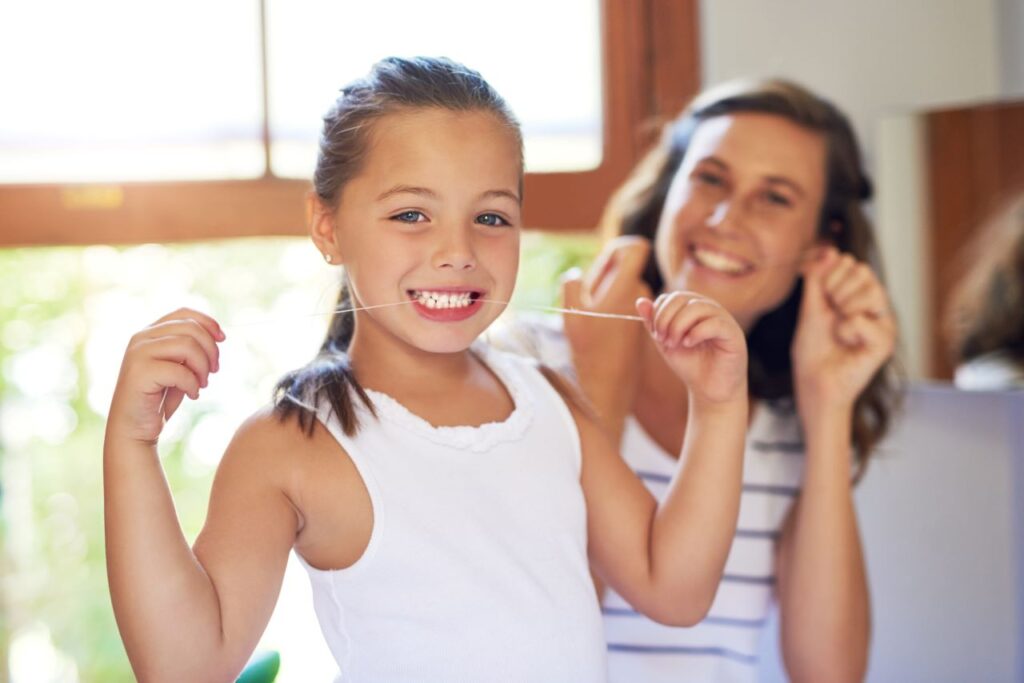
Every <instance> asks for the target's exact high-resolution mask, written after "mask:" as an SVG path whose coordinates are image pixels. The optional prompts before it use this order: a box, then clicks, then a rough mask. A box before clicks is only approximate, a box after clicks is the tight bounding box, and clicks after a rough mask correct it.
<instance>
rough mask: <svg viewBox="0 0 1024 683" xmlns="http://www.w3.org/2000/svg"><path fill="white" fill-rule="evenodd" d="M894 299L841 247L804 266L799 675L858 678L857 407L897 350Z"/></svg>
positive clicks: (861, 642)
mask: <svg viewBox="0 0 1024 683" xmlns="http://www.w3.org/2000/svg"><path fill="white" fill-rule="evenodd" d="M895 339H896V328H895V324H894V322H893V319H892V315H891V313H890V312H889V304H888V297H887V295H886V293H885V290H884V288H883V287H882V285H881V283H880V282H879V281H878V279H877V278H876V277H875V275H874V273H873V272H872V271H871V269H870V268H868V267H867V266H866V265H864V264H861V263H858V262H857V261H856V260H854V259H853V258H852V257H850V256H840V255H839V254H838V253H837V252H836V251H835V250H834V249H832V248H829V249H826V250H823V251H822V254H821V257H820V258H819V259H818V260H816V261H815V262H813V263H811V264H809V265H808V266H807V267H806V269H805V272H804V294H803V301H802V302H801V310H800V318H799V321H798V324H797V333H796V336H795V338H794V342H793V350H792V355H793V367H794V383H795V386H796V398H797V409H798V412H799V415H800V420H801V424H802V425H803V431H804V439H805V445H806V454H805V458H806V460H805V462H806V464H805V470H804V483H803V491H802V493H801V495H800V498H799V499H798V500H797V502H796V503H795V504H794V507H793V510H792V511H791V512H790V514H789V517H788V519H787V523H786V525H785V527H784V530H783V534H782V538H781V540H780V543H779V552H778V567H777V569H778V576H779V584H778V590H779V605H780V614H781V629H782V655H783V660H784V662H785V664H786V668H787V671H788V673H789V675H790V677H791V679H792V680H794V681H797V682H800V681H819V680H829V681H859V680H863V678H864V675H865V673H866V670H867V662H868V648H869V641H870V631H871V609H870V601H869V595H868V586H867V576H866V571H865V567H864V558H863V554H862V551H861V544H860V536H859V532H858V528H857V518H856V513H855V510H854V505H853V493H852V485H851V475H852V472H853V467H852V464H853V463H852V448H851V426H852V421H853V406H854V402H855V401H856V399H857V397H858V395H859V394H860V392H861V391H863V390H864V388H865V387H866V386H867V385H868V382H869V381H870V380H871V377H872V376H873V375H874V374H875V373H876V372H877V371H878V369H879V368H880V367H881V366H882V364H883V363H884V362H885V361H886V359H888V358H889V357H890V356H891V355H892V352H893V348H894V346H895Z"/></svg>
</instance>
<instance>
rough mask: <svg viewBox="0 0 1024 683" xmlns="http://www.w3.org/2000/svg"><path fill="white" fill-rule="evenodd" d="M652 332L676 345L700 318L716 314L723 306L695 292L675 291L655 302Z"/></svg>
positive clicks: (667, 343)
mask: <svg viewBox="0 0 1024 683" xmlns="http://www.w3.org/2000/svg"><path fill="white" fill-rule="evenodd" d="M654 309H655V310H654V320H653V329H652V332H653V333H654V336H655V338H656V339H658V340H659V341H661V342H662V343H663V344H665V345H669V346H675V345H677V344H678V343H679V340H680V339H682V337H683V335H684V334H685V333H686V331H687V330H688V329H689V328H690V327H692V326H693V325H694V323H696V322H697V321H698V320H699V319H702V318H704V317H706V316H708V315H715V314H717V313H718V312H720V311H721V307H720V306H719V305H718V304H717V303H715V302H713V301H711V300H710V299H705V298H703V297H701V296H700V295H698V294H695V293H693V292H673V293H672V294H671V295H667V296H666V295H664V294H663V295H662V296H660V297H658V299H657V300H656V301H655V302H654Z"/></svg>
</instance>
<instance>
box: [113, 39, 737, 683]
mask: <svg viewBox="0 0 1024 683" xmlns="http://www.w3.org/2000/svg"><path fill="white" fill-rule="evenodd" d="M522 175H523V167H522V141H521V136H520V132H519V129H518V126H517V124H516V122H515V120H514V119H513V117H512V115H511V113H510V112H509V110H508V109H507V107H506V106H505V104H504V103H503V101H502V100H501V99H500V97H499V96H498V95H497V94H496V93H495V92H494V91H493V90H492V89H491V88H490V87H489V86H488V84H487V83H486V82H485V81H483V80H482V79H481V78H480V76H479V75H478V74H477V73H475V72H473V71H471V70H468V69H466V68H465V67H462V66H460V65H457V64H454V63H452V62H450V61H447V60H443V59H422V58H420V59H412V60H403V59H395V58H391V59H386V60H383V61H382V62H380V63H378V64H377V65H376V66H375V67H374V68H373V70H372V71H371V73H370V74H369V75H368V76H367V77H366V78H365V79H362V80H359V81H357V82H355V83H353V84H352V85H350V86H349V87H347V88H345V89H344V90H343V92H342V95H341V97H340V98H339V99H338V101H337V103H336V105H335V107H334V108H333V109H332V110H331V111H330V112H329V113H328V115H327V116H326V117H325V119H324V128H323V134H322V138H321V144H320V155H319V159H318V163H317V170H316V175H315V178H314V185H315V193H314V194H313V195H311V197H310V199H309V204H308V215H309V217H310V218H309V222H310V226H311V232H312V237H313V241H314V242H315V244H316V246H317V247H318V248H319V249H320V251H321V252H322V253H323V255H324V258H325V259H326V260H327V262H329V263H334V264H339V265H344V267H345V280H346V293H345V294H343V296H342V304H343V305H347V304H348V302H351V304H352V305H353V306H355V307H363V310H358V311H356V312H355V315H354V316H352V315H342V316H338V317H336V318H335V320H334V321H332V324H331V327H330V331H329V334H328V338H327V340H326V342H325V343H324V346H323V349H322V350H321V353H320V355H319V356H318V357H317V359H316V360H315V361H314V362H313V363H312V364H310V365H309V366H308V367H306V368H304V369H302V370H300V371H298V372H296V373H293V374H291V375H289V376H288V377H286V378H284V380H282V382H281V383H280V385H279V387H278V395H277V401H276V403H275V405H274V406H273V407H271V408H268V409H266V410H264V411H261V412H259V413H258V414H256V415H254V416H253V417H252V418H251V419H250V420H248V421H247V422H246V423H245V424H244V425H243V426H242V427H241V428H240V429H239V431H238V433H237V434H236V436H235V438H234V439H233V440H232V442H231V444H230V445H229V447H228V449H227V452H226V453H225V454H224V457H223V460H222V461H221V463H220V466H219V468H218V472H217V475H216V478H215V480H214V484H213V490H212V492H211V498H210V505H209V513H208V517H207V520H206V524H205V526H204V528H203V530H202V532H201V534H200V535H199V538H198V539H197V540H196V542H195V544H194V546H193V547H192V548H190V547H189V546H188V544H187V542H186V540H185V538H184V536H183V535H182V532H181V529H180V527H179V525H178V522H177V518H176V516H175V512H174V507H173V503H172V499H171V495H170V492H169V491H168V488H167V485H166V482H165V481H164V479H163V476H162V472H161V469H160V466H159V461H158V457H157V440H158V437H159V435H160V431H161V428H162V426H163V424H164V422H165V421H166V420H167V419H168V418H169V417H170V416H171V415H172V414H173V413H174V411H175V409H176V408H177V407H178V405H179V404H180V403H181V401H182V400H183V398H184V396H188V397H190V398H192V399H193V400H195V399H197V398H198V397H199V394H200V391H201V389H202V388H203V387H205V386H206V385H207V383H208V381H209V376H210V374H211V373H213V372H216V371H217V370H218V367H219V358H218V347H217V343H218V342H219V341H222V340H223V339H224V338H225V336H224V333H223V331H222V330H221V328H220V326H219V325H218V323H217V322H216V321H215V320H213V319H212V318H210V317H209V316H207V315H204V314H202V313H199V312H196V311H191V310H184V309H183V310H179V311H176V312H174V313H172V314H170V315H168V316H165V317H164V318H161V319H160V320H158V321H157V322H156V323H154V324H153V325H152V326H150V327H148V328H146V329H144V330H142V331H141V332H139V333H138V334H137V335H135V336H134V337H133V338H132V340H131V342H130V344H129V346H128V350H127V351H126V353H125V358H124V362H123V365H122V368H121V374H120V378H119V380H118V384H117V388H116V390H115V394H114V398H113V401H112V404H111V410H110V416H109V421H108V425H107V435H106V441H105V445H104V475H105V496H106V498H105V502H106V523H107V557H108V572H109V580H110V588H111V595H112V599H113V604H114V611H115V614H116V616H117V621H118V625H119V628H120V630H121V634H122V637H123V639H124V643H125V647H126V650H127V652H128V656H129V658H130V660H131V663H132V666H133V668H134V670H135V672H136V674H137V675H138V677H139V678H140V680H144V681H152V680H173V681H226V680H231V679H232V678H233V677H234V676H235V675H236V674H237V672H238V671H239V670H240V669H241V667H242V665H243V664H244V663H245V661H246V658H247V657H248V655H249V653H250V651H251V650H252V648H253V647H254V645H255V643H256V642H257V640H258V638H259V636H260V633H261V631H262V630H263V628H264V626H265V624H266V622H267V620H268V618H269V616H270V613H271V611H272V609H273V605H274V602H275V597H276V595H277V592H278V589H279V587H280V584H281V579H282V574H283V572H284V568H285V562H286V560H287V556H288V552H289V551H290V550H291V549H293V548H294V549H295V551H296V552H297V553H298V555H299V556H300V557H301V558H302V561H303V562H304V564H305V565H306V567H307V568H308V571H309V574H310V577H311V581H312V584H313V590H314V601H315V605H316V609H317V613H318V617H319V619H320V622H321V625H322V628H323V631H324V634H325V636H326V638H327V640H328V643H329V645H330V648H331V650H332V652H333V653H334V655H335V657H336V659H337V661H338V665H339V667H340V669H341V671H342V675H343V676H344V677H345V680H352V681H387V682H389V683H390V682H394V681H412V680H415V681H446V682H451V681H481V680H494V679H495V678H501V679H502V680H514V681H595V680H603V679H604V676H605V670H604V667H605V664H604V649H605V648H604V641H603V638H602V633H601V626H600V613H599V610H598V605H597V602H596V599H595V595H594V588H593V585H592V583H591V578H590V575H589V573H588V562H587V560H588V555H589V559H590V561H591V562H592V563H593V566H594V567H595V568H596V569H597V571H598V572H599V574H600V576H601V578H602V579H603V580H604V581H606V582H607V583H608V584H609V585H611V586H613V587H614V588H615V589H616V590H617V591H619V593H621V594H622V595H623V596H625V597H626V599H628V600H629V601H630V602H631V603H632V604H633V605H634V606H635V607H636V608H637V609H638V610H639V611H641V612H643V613H644V614H646V615H648V616H650V617H651V618H653V619H656V620H658V621H662V622H666V623H674V624H692V623H695V622H696V621H698V620H700V618H701V617H702V616H703V615H704V613H705V612H706V611H707V609H708V606H709V605H710V603H711V600H712V598H713V597H714V593H715V589H716V587H717V585H718V579H719V577H720V575H721V572H722V566H723V564H724V562H725V558H726V554H727V551H728V548H729V542H730V540H731V537H732V534H733V530H734V528H735V525H736V515H737V509H738V501H739V493H740V468H741V456H742V450H743V432H744V427H745V424H746V419H747V394H746V384H745V377H746V372H747V367H746V349H745V345H744V340H743V333H742V330H741V329H740V327H739V326H738V325H737V323H736V322H735V321H734V320H733V318H732V317H731V316H730V315H729V314H728V313H726V312H725V310H724V309H723V308H722V307H720V306H718V305H717V304H716V303H714V302H713V301H711V300H709V299H706V298H704V297H700V296H696V295H693V294H689V293H683V292H677V293H673V294H672V295H670V296H665V297H661V298H659V299H657V300H656V301H651V300H649V299H644V300H643V301H640V302H638V303H637V309H638V310H639V312H640V314H641V315H642V316H643V318H644V320H645V323H646V326H647V328H648V329H649V330H650V333H651V334H652V335H653V337H654V338H655V339H656V340H657V343H658V346H659V348H660V349H662V351H663V352H664V354H665V361H666V363H667V364H668V366H669V367H670V368H671V369H672V372H674V373H676V375H677V376H678V377H679V379H680V380H681V381H683V382H685V383H686V385H687V386H688V387H690V402H689V406H690V408H689V417H688V430H687V431H688V434H687V439H686V443H685V444H684V445H683V447H682V449H681V450H682V453H681V458H680V461H681V462H682V463H684V464H683V465H682V466H680V468H679V470H678V472H677V474H676V475H675V477H674V479H673V482H672V484H671V486H670V493H669V494H668V495H667V496H666V497H665V500H664V501H663V502H662V503H661V504H660V505H658V504H656V503H655V501H654V499H653V498H652V497H651V496H650V494H649V493H648V492H647V490H646V489H645V488H644V486H643V484H642V483H641V482H640V481H639V480H638V479H637V478H636V477H635V475H633V473H632V472H630V470H629V469H628V467H626V465H625V464H624V463H623V461H622V460H621V459H620V457H619V456H618V454H617V453H616V451H615V449H614V448H613V447H612V446H610V444H609V442H608V440H607V439H606V437H605V435H604V434H603V433H602V431H601V430H600V428H599V427H597V426H596V425H595V423H594V422H593V421H592V420H591V419H590V418H589V417H588V416H587V412H586V411H585V410H582V409H580V407H579V406H578V405H576V404H574V403H573V402H572V401H566V400H563V395H560V394H559V393H558V391H556V389H555V388H554V387H553V385H552V384H551V383H549V380H548V379H547V378H545V376H544V375H543V374H542V373H541V372H540V371H539V370H538V368H537V367H536V366H534V365H533V364H531V363H528V362H526V361H524V360H521V359H518V358H515V357H512V356H506V355H502V354H500V353H498V352H496V351H491V350H488V349H487V348H484V347H473V346H471V345H473V342H474V340H475V339H476V338H477V336H478V335H479V334H480V333H481V332H482V331H483V330H485V329H486V328H487V326H488V325H489V324H490V323H491V322H492V321H493V320H494V319H495V317H496V316H497V315H498V314H499V313H500V312H501V311H502V309H503V307H504V302H506V301H507V300H508V299H509V296H510V295H511V294H512V289H513V285H514V282H515V275H516V270H517V266H518V253H519V226H520V205H521V198H522Z"/></svg>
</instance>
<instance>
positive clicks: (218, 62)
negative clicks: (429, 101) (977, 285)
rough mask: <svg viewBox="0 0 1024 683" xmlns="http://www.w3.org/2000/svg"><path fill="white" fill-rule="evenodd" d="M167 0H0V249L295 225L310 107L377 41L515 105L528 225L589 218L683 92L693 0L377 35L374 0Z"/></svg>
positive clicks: (313, 117) (316, 108) (464, 21)
mask: <svg viewBox="0 0 1024 683" xmlns="http://www.w3.org/2000/svg"><path fill="white" fill-rule="evenodd" d="M387 6H388V8H389V9H390V11H391V16H392V17H393V16H394V13H395V12H396V10H395V9H394V6H395V5H394V4H389V5H387ZM173 7H174V9H173V10H171V9H166V8H163V7H162V6H159V5H152V4H151V3H145V4H144V5H139V4H138V3H129V2H127V1H126V0H100V1H99V2H93V3H86V4H85V5H82V4H81V3H74V2H71V0H67V1H66V2H57V1H56V0H49V1H48V2H45V3H43V4H42V6H41V7H40V6H39V5H38V4H36V5H31V6H29V5H26V4H25V3H8V4H7V5H4V6H0V27H3V28H0V45H3V47H0V50H3V51H4V52H3V54H2V55H0V57H2V58H3V60H4V62H3V63H8V64H9V63H17V64H23V65H25V66H23V67H22V68H20V69H5V70H4V73H5V75H4V76H3V77H2V80H0V88H2V90H0V92H3V93H4V99H5V101H7V102H10V101H16V102H21V103H22V105H21V106H15V107H13V108H11V113H7V114H5V116H4V117H2V118H0V157H3V158H5V159H7V158H9V159H10V161H8V162H0V183H8V184H0V221H2V224H0V245H26V244H68V243H72V244H88V243H108V242H109V243H123V242H140V241H174V240H189V239H207V238H225V237H233V236H258V235H289V234H291V235H294V234H302V233H303V232H304V225H303V223H304V217H303V214H302V211H303V209H302V196H303V194H304V193H305V192H306V190H307V189H308V186H309V185H308V180H307V179H306V178H307V175H308V170H309V168H311V163H312V161H311V154H310V150H311V149H312V148H311V141H312V139H313V137H312V136H313V135H315V133H314V132H313V131H314V130H315V126H316V125H317V122H318V116H319V114H320V113H322V110H323V109H324V108H325V106H326V104H327V103H329V102H330V99H331V98H332V97H333V95H334V91H335V90H336V88H337V87H338V84H339V83H341V82H343V81H344V80H345V79H347V78H348V77H349V76H351V75H356V74H358V73H362V72H364V71H365V70H366V68H367V67H368V66H369V64H370V63H372V61H373V60H374V59H376V58H377V57H379V56H381V55H382V54H384V53H387V52H398V53H400V54H411V53H414V52H433V53H438V52H448V53H449V56H452V57H453V58H455V59H460V60H464V61H466V62H467V63H469V64H470V65H471V66H473V67H474V68H477V69H479V70H480V71H481V72H482V73H483V74H484V75H485V76H486V77H487V78H488V79H490V80H491V81H492V82H493V83H494V84H495V86H496V87H497V88H498V89H499V90H500V91H502V92H503V94H505V96H506V97H507V98H508V99H509V101H510V103H511V104H512V106H513V107H514V108H515V109H516V110H517V111H518V113H519V115H520V117H521V118H522V119H523V123H524V127H525V132H526V135H527V145H528V149H527V155H528V167H529V168H528V171H530V172H529V173H528V175H527V178H526V197H527V202H526V207H525V221H526V224H527V226H529V227H533V228H543V229H586V228H591V227H593V226H594V225H595V224H596V222H597V219H598V217H599V215H600V211H601V208H602V205H603V202H604V200H605V198H607V196H608V195H609V194H610V192H611V191H612V190H613V189H614V188H615V186H616V185H617V184H618V183H619V182H621V180H622V178H623V177H624V176H625V175H626V173H627V172H628V171H629V168H630V167H631V166H632V164H633V163H634V162H635V161H636V160H637V159H638V157H639V154H640V152H641V151H642V149H643V147H644V145H645V143H646V142H647V141H649V140H650V139H651V131H652V130H653V128H652V127H650V126H649V125H647V124H649V123H650V122H652V121H654V122H657V121H658V120H659V119H661V118H664V117H665V116H668V115H671V114H674V113H675V112H676V111H677V110H678V108H679V106H681V104H682V103H683V102H684V101H685V100H686V99H687V98H688V97H689V96H690V95H692V94H693V92H694V91H695V90H696V86H697V74H698V68H697V46H696V0H638V1H637V2H630V3H619V2H614V0H571V1H570V0H566V2H559V3H551V2H540V1H539V0H529V1H524V2H523V3H518V4H516V5H515V8H514V12H515V14H514V15H513V14H512V12H511V10H510V13H509V16H501V17H497V18H495V16H494V15H493V14H491V13H489V12H488V11H493V6H487V5H481V4H480V3H473V2H468V1H467V0H448V7H449V8H450V9H449V10H447V13H445V11H444V10H443V9H439V6H438V5H437V4H436V3H432V4H430V5H429V11H428V9H427V7H428V5H424V4H423V3H418V2H410V4H409V6H408V8H407V9H405V10H402V17H403V21H401V22H393V21H392V22H391V23H390V24H384V27H383V28H381V29H380V30H375V31H370V30H368V29H367V27H372V26H380V25H381V22H380V18H379V17H378V16H377V14H376V13H379V12H380V11H381V10H379V9H374V8H373V3H330V4H328V3H320V2H312V0H307V1H305V2H301V3H286V2H283V1H282V0H262V1H260V0H230V1H229V2H225V3H216V7H214V6H211V5H210V4H209V3H199V2H198V0H189V1H188V2H182V3H176V4H175V5H174V6H173ZM484 7H486V10H488V11H485V9H482V8H484ZM510 7H511V6H510ZM143 8H144V9H143ZM570 12H571V13H573V14H570ZM321 26H326V27H328V29H329V30H327V31H325V34H326V35H327V36H328V37H326V38H323V39H318V38H312V37H311V36H313V35H315V34H313V33H312V31H313V29H316V28H317V27H321ZM409 26H411V27H413V28H414V29H415V30H412V31H409V30H408V29H401V28H400V27H409ZM424 26H429V27H430V30H429V31H426V30H423V27H424ZM19 36H20V37H19ZM25 36H27V37H28V38H27V39H26V38H25ZM389 41H394V42H393V43H392V42H389ZM360 46H361V49H364V50H366V53H365V54H361V56H359V57H355V56H353V57H348V56H346V55H348V54H349V50H350V49H353V50H354V49H355V48H357V47H360ZM400 48H401V49H400ZM352 54H353V55H354V54H356V53H355V52H354V51H353V52H352ZM54 55H56V57H54ZM264 63H266V68H265V69H264V68H263V66H262V65H263V64H264ZM325 65H326V66H325ZM15 71H17V72H19V73H11V72H15ZM111 74H114V75H113V76H112V75H111ZM296 74H298V75H296ZM335 74H337V78H335ZM524 74H525V78H524V77H523V75H524ZM547 75H551V76H552V78H551V79H550V80H547V81H546V80H545V79H543V78H541V76H547ZM598 75H599V77H598ZM100 81H102V82H103V83H99V82H100ZM330 81H334V82H330ZM321 84H323V85H321ZM524 84H525V85H524ZM179 98H187V100H186V99H179ZM196 101H200V102H201V103H202V104H201V105H199V106H197V105H195V104H194V103H195V102H196ZM186 102H187V103H188V104H185V103H186ZM264 111H266V113H267V115H266V116H264ZM200 121H205V122H209V121H213V122H214V125H213V126H212V127H209V126H207V125H205V124H204V126H202V127H201V126H199V125H198V122H200ZM79 124H81V126H79ZM69 126H70V127H69ZM75 127H78V129H77V137H76V136H75V135H76V131H75ZM57 131H59V134H58V133H57ZM83 140H84V142H83ZM268 159H269V164H268ZM5 163H6V166H5V165H4V164H5ZM4 169H6V170H4ZM15 182H16V183H19V184H13V183H15ZM68 182H71V183H73V184H70V185H68V184H64V185H61V184H57V183H68Z"/></svg>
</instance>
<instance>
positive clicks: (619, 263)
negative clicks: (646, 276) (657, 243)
mask: <svg viewBox="0 0 1024 683" xmlns="http://www.w3.org/2000/svg"><path fill="white" fill-rule="evenodd" d="M649 254H650V243H649V242H648V241H647V240H646V239H644V238H642V237H637V236H634V235H624V236H622V237H617V238H615V239H613V240H611V241H610V242H609V243H608V244H607V245H606V246H605V248H604V249H603V250H602V251H601V253H600V254H599V255H598V257H597V260H596V261H595V262H594V265H593V267H591V268H590V270H589V271H588V272H587V274H586V276H584V278H583V291H584V296H585V298H588V299H589V300H590V301H591V302H595V303H596V302H605V301H610V302H617V301H620V300H622V301H623V302H628V301H632V300H633V298H635V295H636V290H637V287H638V286H640V285H641V283H642V282H643V277H642V276H643V271H644V267H645V266H646V265H647V258H648V255H649Z"/></svg>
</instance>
